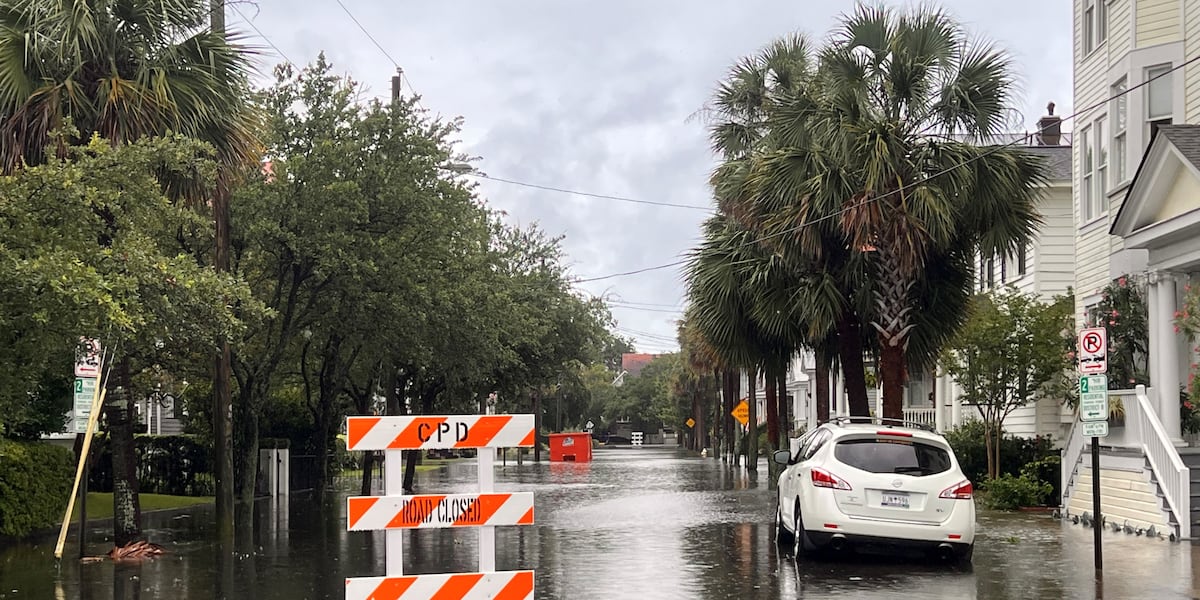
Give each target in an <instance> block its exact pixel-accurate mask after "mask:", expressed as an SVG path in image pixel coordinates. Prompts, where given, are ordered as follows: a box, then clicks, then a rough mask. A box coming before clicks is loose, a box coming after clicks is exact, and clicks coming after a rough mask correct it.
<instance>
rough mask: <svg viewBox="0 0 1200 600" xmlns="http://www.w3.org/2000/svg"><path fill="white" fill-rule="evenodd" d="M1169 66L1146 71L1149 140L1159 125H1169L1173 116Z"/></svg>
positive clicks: (1159, 66)
mask: <svg viewBox="0 0 1200 600" xmlns="http://www.w3.org/2000/svg"><path fill="white" fill-rule="evenodd" d="M1172 79H1173V74H1172V73H1171V65H1170V64H1165V65H1157V66H1154V67H1150V68H1148V69H1146V81H1147V82H1149V83H1147V84H1146V124H1147V126H1148V128H1149V134H1150V138H1151V139H1153V137H1154V134H1155V133H1157V132H1158V128H1159V126H1161V125H1170V124H1171V121H1172V118H1173V117H1174V114H1175V107H1174V99H1173V98H1172V96H1174V92H1173V91H1172V89H1173V88H1174V86H1173V85H1172V82H1171V80H1172Z"/></svg>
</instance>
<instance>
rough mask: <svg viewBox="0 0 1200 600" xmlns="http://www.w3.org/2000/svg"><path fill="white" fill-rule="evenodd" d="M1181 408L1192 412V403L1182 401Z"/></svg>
mask: <svg viewBox="0 0 1200 600" xmlns="http://www.w3.org/2000/svg"><path fill="white" fill-rule="evenodd" d="M1183 406H1184V407H1185V408H1187V409H1188V410H1192V403H1191V402H1189V401H1187V400H1184V401H1183Z"/></svg>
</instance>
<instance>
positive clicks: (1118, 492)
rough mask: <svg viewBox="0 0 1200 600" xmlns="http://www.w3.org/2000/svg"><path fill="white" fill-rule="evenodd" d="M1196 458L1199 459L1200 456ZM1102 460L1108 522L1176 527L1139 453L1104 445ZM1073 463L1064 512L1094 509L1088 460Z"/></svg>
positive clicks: (1160, 528) (1103, 509) (1163, 528)
mask: <svg viewBox="0 0 1200 600" xmlns="http://www.w3.org/2000/svg"><path fill="white" fill-rule="evenodd" d="M1085 455H1086V454H1085ZM1197 459H1198V460H1200V456H1197ZM1101 463H1102V466H1101V468H1100V496H1101V503H1102V507H1101V513H1102V514H1103V515H1104V516H1105V518H1106V519H1107V520H1108V521H1109V523H1118V524H1123V525H1129V526H1131V527H1133V528H1135V529H1139V528H1140V529H1148V528H1150V527H1151V526H1153V527H1154V528H1155V529H1156V530H1157V531H1168V532H1169V531H1173V530H1175V526H1176V523H1175V521H1174V518H1173V517H1172V515H1171V511H1170V509H1169V507H1168V506H1167V504H1166V500H1165V497H1164V496H1163V494H1162V491H1161V489H1160V487H1159V485H1158V482H1157V481H1155V480H1154V476H1153V471H1152V469H1151V468H1150V466H1149V464H1147V462H1146V460H1145V458H1144V457H1143V456H1142V455H1141V454H1140V453H1136V452H1130V451H1121V450H1117V449H1105V450H1102V452H1101ZM1074 467H1075V476H1074V477H1073V482H1072V483H1073V486H1072V487H1073V489H1072V490H1071V493H1070V498H1069V500H1068V502H1067V505H1066V512H1067V513H1068V514H1071V515H1082V514H1084V513H1089V514H1090V513H1093V512H1094V510H1093V507H1092V466H1091V460H1090V459H1085V460H1081V461H1079V463H1077V464H1076V465H1074Z"/></svg>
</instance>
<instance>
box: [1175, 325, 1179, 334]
mask: <svg viewBox="0 0 1200 600" xmlns="http://www.w3.org/2000/svg"><path fill="white" fill-rule="evenodd" d="M1175 333H1179V326H1178V325H1176V326H1175Z"/></svg>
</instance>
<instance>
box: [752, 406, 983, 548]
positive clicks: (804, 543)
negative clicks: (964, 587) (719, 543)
mask: <svg viewBox="0 0 1200 600" xmlns="http://www.w3.org/2000/svg"><path fill="white" fill-rule="evenodd" d="M865 419H866V418H863V419H859V418H857V417H856V418H854V419H853V420H854V421H859V420H865ZM773 458H774V460H775V461H776V462H778V463H780V464H783V465H787V467H786V468H785V469H784V471H783V473H781V474H780V475H779V507H778V510H777V511H776V514H775V523H776V527H775V530H776V540H777V541H778V543H779V544H781V545H792V546H793V547H794V549H795V551H796V555H797V556H800V555H808V554H812V553H815V552H818V551H822V550H832V551H835V552H836V551H841V550H843V549H848V548H852V547H855V546H864V547H883V548H898V547H907V548H915V549H923V550H926V551H928V552H930V553H931V554H933V555H935V556H937V557H938V558H941V559H943V560H957V561H963V562H969V561H970V560H971V555H972V553H973V550H974V543H975V502H974V501H973V500H972V498H971V495H972V489H971V482H970V481H968V480H967V478H966V477H965V476H964V475H963V473H962V470H961V469H960V468H959V466H958V460H957V459H956V458H955V456H954V451H953V450H951V448H950V445H949V444H947V443H946V439H945V438H943V437H942V436H940V435H938V434H936V433H933V432H930V431H926V430H924V429H920V428H916V427H901V426H894V425H888V424H878V423H860V422H851V419H845V418H843V419H840V420H836V421H833V422H830V423H825V424H823V425H821V426H819V427H817V428H815V429H813V430H812V431H810V432H808V433H806V434H805V435H804V436H803V437H801V438H800V440H799V447H798V448H797V449H796V451H795V453H793V452H792V451H790V450H780V451H778V452H776V453H775V455H774V457H773Z"/></svg>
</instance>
